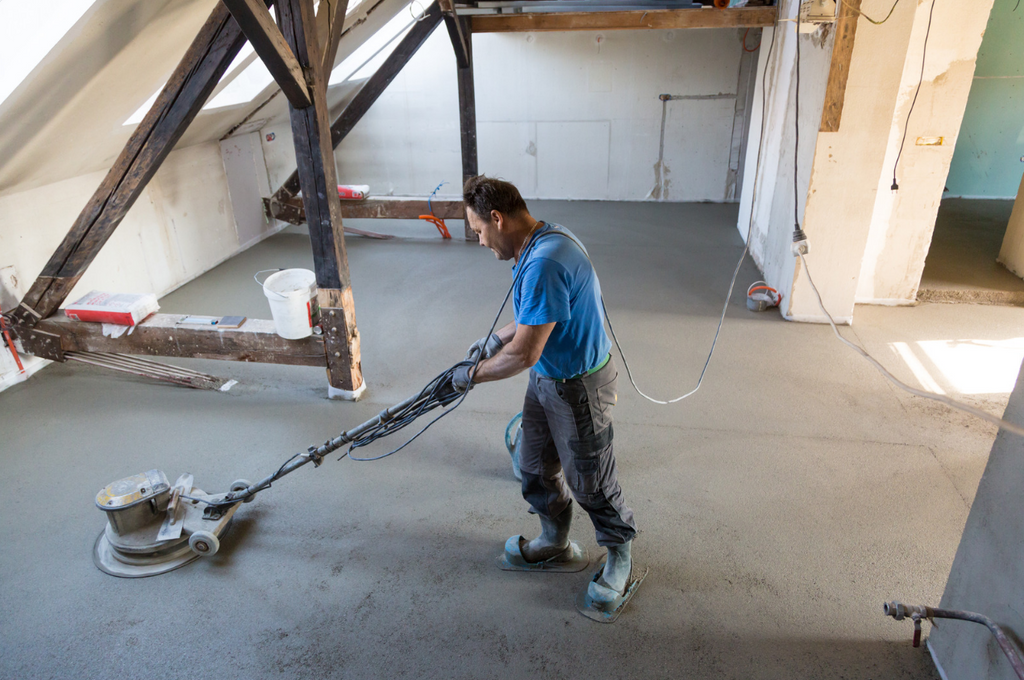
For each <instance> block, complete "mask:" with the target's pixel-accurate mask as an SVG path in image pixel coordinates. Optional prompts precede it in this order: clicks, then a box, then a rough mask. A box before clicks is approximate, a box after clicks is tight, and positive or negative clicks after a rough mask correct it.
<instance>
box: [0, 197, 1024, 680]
mask: <svg viewBox="0 0 1024 680" xmlns="http://www.w3.org/2000/svg"><path fill="white" fill-rule="evenodd" d="M531 207H532V210H533V213H534V215H535V216H537V217H539V218H545V219H549V220H552V221H558V222H561V223H562V224H565V225H566V226H568V227H570V228H571V229H574V230H575V231H576V233H577V234H578V235H580V236H581V237H582V239H583V240H584V241H585V243H586V244H587V246H588V247H589V249H590V252H591V254H592V256H593V259H594V261H595V263H596V265H597V269H598V272H599V274H600V276H601V281H602V284H603V287H604V291H605V295H606V297H607V301H608V306H609V309H610V312H611V314H612V317H613V321H614V323H615V324H616V328H617V330H618V333H619V338H620V340H621V341H622V343H623V346H624V348H625V351H626V353H627V357H628V358H629V359H630V360H631V363H632V367H633V369H634V371H635V375H636V377H637V380H638V381H639V383H640V384H641V388H642V389H644V390H645V391H647V392H648V393H650V394H653V395H656V396H661V397H664V396H668V395H671V396H675V395H678V394H681V393H682V392H684V391H688V390H689V389H691V388H692V386H693V385H694V383H695V381H696V379H697V376H698V374H699V372H700V368H701V365H702V364H703V362H704V358H705V356H706V353H707V350H708V347H709V344H710V341H711V338H712V335H713V334H714V330H715V325H716V323H717V315H718V313H719V311H720V309H721V304H722V300H723V295H724V293H725V290H726V287H727V284H728V280H729V276H730V275H731V273H732V270H733V267H734V265H735V262H736V259H737V257H738V256H739V253H740V251H741V242H740V239H739V237H738V235H737V232H736V229H735V226H734V225H735V215H736V210H735V207H734V206H726V205H711V204H693V205H678V204H677V205H672V204H625V203H585V202H578V203H567V202H539V201H538V202H534V203H533V205H532V206H531ZM356 226H360V227H363V228H368V229H374V228H377V229H379V228H381V224H380V223H372V222H367V223H362V224H357V225H356ZM398 228H400V229H402V230H403V231H404V233H408V234H412V233H415V234H418V235H419V237H418V238H414V239H404V240H395V241H388V242H380V241H370V240H367V239H360V238H350V239H349V240H348V249H349V250H348V252H349V260H350V265H351V271H352V280H353V287H354V293H355V300H356V308H357V315H358V322H359V329H360V332H361V335H362V349H363V369H364V371H365V375H366V378H367V381H368V384H369V392H368V394H367V396H366V398H365V399H364V400H363V401H361V402H358V403H346V402H337V401H329V400H327V399H325V398H324V397H325V394H326V382H325V377H324V374H323V371H322V370H321V369H312V368H294V367H284V366H261V365H242V364H230V363H221V362H214V361H182V362H180V363H181V364H182V365H187V366H189V367H192V368H198V369H200V370H205V371H209V372H213V373H216V374H219V375H226V376H231V377H234V378H237V379H238V380H240V381H241V384H239V385H238V386H236V387H235V388H234V389H232V390H231V391H230V392H228V393H215V392H201V391H194V390H188V389H184V388H177V387H173V386H168V385H163V384H156V383H153V382H150V381H147V380H143V379H134V378H131V377H124V376H122V375H118V374H113V373H106V372H102V371H100V370H97V369H93V368H90V367H86V366H82V365H74V364H65V365H54V366H51V367H49V368H47V369H46V370H44V371H42V372H41V373H39V374H38V375H36V376H35V377H33V378H32V379H31V380H30V381H28V382H27V383H23V384H21V385H17V386H15V387H13V388H11V389H9V390H7V391H6V392H4V393H2V394H0V432H2V433H3V435H2V439H0V447H2V453H3V455H2V457H0V465H2V469H3V474H2V475H0V498H3V499H4V511H3V513H2V515H0V539H2V541H3V545H4V550H3V551H2V552H0V577H2V583H3V588H2V590H0V613H2V614H0V676H3V677H32V678H45V677H53V678H71V677H74V678H110V677H132V678H151V677H200V678H211V677H230V678H241V677H291V678H298V677H317V678H320V677H332V678H333V677H336V678H342V677H344V678H396V677H411V678H485V677H509V678H512V677H515V678H526V677H552V678H553V677H566V678H627V677H629V678H670V677H671V678H680V677H689V678H720V677H735V678H740V677H743V678H878V677H883V676H884V677H895V678H935V677H937V675H936V673H935V670H934V667H933V665H932V662H931V661H930V659H929V658H928V654H927V652H926V651H925V650H924V649H923V648H922V649H913V648H911V646H910V636H911V632H912V630H911V625H910V623H909V622H903V623H896V622H894V621H892V620H891V619H886V618H884V617H883V615H882V606H881V605H882V602H883V600H885V599H888V598H894V597H895V598H900V599H904V600H906V601H909V602H915V603H922V604H931V605H937V604H938V601H939V597H940V595H941V593H942V590H943V586H944V584H945V580H946V577H947V574H948V573H949V568H950V565H951V563H952V560H953V555H954V552H955V550H956V547H957V544H958V542H959V538H960V533H961V531H962V528H963V525H964V521H965V519H966V517H967V511H968V508H969V504H970V503H971V500H972V498H973V494H974V491H975V489H976V487H977V482H978V479H979V477H980V475H981V471H982V469H983V466H984V464H985V462H986V459H987V456H988V452H989V448H990V446H991V443H992V440H993V438H994V434H995V432H994V428H992V427H990V426H988V425H987V424H983V423H979V422H976V421H974V420H971V419H969V418H968V417H966V416H961V415H960V414H958V413H950V412H949V411H947V410H946V409H945V408H943V407H940V406H939V405H937V404H933V403H931V402H927V401H923V400H920V399H916V398H913V397H910V396H909V395H906V394H905V393H903V392H900V391H898V390H896V389H894V388H893V387H891V386H890V385H889V384H888V383H886V382H885V381H884V380H883V379H882V378H881V377H880V376H879V375H878V374H877V373H876V372H875V370H874V369H873V368H871V367H870V366H869V365H868V364H867V363H866V362H864V361H863V360H862V359H861V358H859V357H857V356H856V355H854V354H853V353H852V352H850V351H849V350H848V349H846V348H844V347H843V346H841V345H840V344H839V343H838V342H837V341H836V340H835V339H834V338H833V337H832V335H831V331H830V330H829V329H828V328H827V327H822V326H813V325H804V324H793V323H787V322H785V321H783V320H782V319H781V318H780V316H779V314H778V313H777V312H775V311H771V312H768V313H764V314H753V313H750V312H748V311H747V310H746V308H745V306H744V304H743V294H744V292H745V290H746V286H747V285H748V284H749V283H750V282H752V281H754V280H756V279H757V278H758V274H757V271H756V269H755V267H754V266H753V265H752V264H751V263H750V262H749V260H748V261H747V263H746V264H745V265H744V268H743V270H742V272H741V275H740V280H739V283H738V285H737V290H736V292H735V294H734V296H733V301H732V304H731V305H730V308H729V317H728V318H727V320H726V322H725V327H724V329H723V331H722V337H721V340H720V342H719V347H718V352H717V354H716V355H715V358H714V361H713V363H712V365H711V368H710V370H709V371H708V375H707V380H706V382H705V384H704V387H703V388H702V389H701V391H700V392H698V393H697V395H695V396H694V397H693V398H691V399H688V400H686V401H684V402H683V403H681V404H676V405H674V406H670V407H665V406H656V405H654V404H650V403H648V402H646V401H644V400H642V399H640V398H639V397H638V396H637V395H636V394H635V393H634V392H633V391H632V389H631V388H630V387H629V385H628V382H627V380H626V378H625V375H624V373H623V372H622V367H621V364H620V367H619V368H620V382H619V405H618V407H617V409H616V423H615V433H616V451H617V456H618V464H619V472H620V478H621V480H622V484H623V488H624V491H625V496H626V499H627V501H628V502H629V504H630V505H631V506H632V507H633V509H634V510H635V512H636V517H637V520H638V522H639V525H640V527H641V529H642V533H641V534H640V535H639V536H638V538H637V539H636V541H635V544H634V555H635V558H636V560H637V562H638V563H641V564H643V565H646V566H649V567H650V570H651V571H650V576H649V577H648V578H647V581H646V582H645V583H644V585H643V587H642V588H641V589H640V591H639V593H638V594H637V596H636V597H635V598H634V599H633V601H632V603H631V604H630V606H629V608H628V609H627V610H626V612H625V613H624V614H623V616H622V617H621V618H620V619H619V621H618V622H617V623H616V624H614V625H611V626H607V625H601V624H597V623H594V622H591V621H589V620H587V619H585V618H583V617H582V616H580V615H579V614H578V613H577V612H576V610H575V609H574V606H573V597H574V596H575V594H576V592H577V591H578V590H580V589H581V588H583V587H584V584H585V583H586V581H587V579H588V578H589V576H590V573H591V571H592V570H590V569H588V570H587V571H586V572H583V573H579V574H529V573H508V572H503V571H499V570H498V569H497V568H496V567H495V557H496V556H497V555H498V553H499V552H500V551H501V549H502V545H503V543H504V541H505V539H506V538H508V537H509V536H511V535H513V534H517V533H520V532H521V533H524V534H526V535H528V536H532V535H534V532H535V531H536V529H537V522H536V519H535V518H534V517H533V516H531V515H528V514H527V512H526V506H525V504H524V502H523V501H522V499H521V497H520V494H519V489H518V484H517V482H516V480H515V479H514V477H513V476H512V472H511V468H510V464H509V456H508V454H507V453H506V451H505V448H504V444H503V433H504V429H505V425H506V423H507V422H508V421H509V419H510V418H511V417H512V416H513V415H514V414H515V413H516V412H518V411H519V410H520V406H521V403H522V395H523V392H524V385H525V378H524V376H519V377H517V378H514V379H511V380H507V381H505V382H503V383H500V384H488V385H483V386H480V387H477V388H476V389H474V390H473V392H472V393H471V394H470V396H469V398H468V399H467V400H466V402H465V404H464V405H463V406H462V408H460V409H459V410H458V411H456V412H455V413H453V414H452V415H451V416H449V417H448V418H446V419H445V420H443V421H441V422H440V423H438V424H437V425H435V426H434V427H433V428H432V429H431V430H430V431H429V432H428V433H427V434H425V435H424V436H423V437H421V438H420V439H419V440H418V441H417V442H416V443H415V444H413V445H412V446H410V447H408V448H407V449H405V450H404V451H402V452H401V453H399V454H398V455H395V456H392V457H391V458H388V459H386V460H383V461H380V462H375V463H356V462H352V461H349V460H345V461H342V462H336V461H335V459H334V458H335V457H332V458H331V459H330V460H329V461H328V462H326V463H325V464H324V465H323V467H321V468H319V469H314V468H313V467H312V466H308V467H306V468H303V469H302V470H300V471H298V472H296V473H294V474H293V475H291V476H289V477H287V478H285V479H283V480H281V481H279V482H278V483H277V484H275V485H274V487H273V489H270V490H268V491H265V492H263V493H261V494H260V495H259V497H258V498H257V499H256V501H255V502H254V503H251V504H248V505H244V506H242V508H241V509H240V510H239V511H238V514H237V515H236V519H235V520H234V525H233V527H232V529H231V531H230V532H229V533H228V535H227V536H226V537H225V538H224V539H223V540H222V548H221V551H220V552H219V553H218V554H217V555H216V556H214V557H212V558H209V559H204V560H201V561H199V562H196V563H193V564H191V565H189V566H187V567H185V568H183V569H180V570H178V571H174V572H172V573H169V574H165V575H163V576H158V577H154V578H148V579H139V580H122V579H117V578H113V577H110V576H107V575H105V574H102V573H100V572H99V571H98V570H97V569H96V568H95V567H94V566H93V563H92V557H91V550H92V545H93V541H94V540H95V538H96V535H97V534H98V533H99V531H100V530H101V529H102V527H103V525H104V518H103V516H102V515H101V513H100V512H99V511H98V510H97V509H96V508H95V507H94V505H93V498H94V496H95V494H96V492H97V491H98V490H99V489H100V488H101V487H103V486H104V485H106V484H107V483H109V482H111V481H113V480H115V479H118V478H121V477H124V476H128V475H131V474H135V473H138V472H142V471H145V470H148V469H151V468H159V469H162V470H164V471H165V472H166V473H167V475H168V477H169V478H170V479H172V480H173V479H175V478H176V477H177V476H178V475H179V474H181V473H183V472H186V471H187V472H192V473H194V474H195V480H196V485H197V486H198V487H200V488H203V489H205V490H207V491H211V492H213V491H221V490H226V488H227V486H228V484H230V483H231V482H232V481H233V480H234V479H236V478H238V477H247V478H250V479H255V478H258V477H261V476H263V475H265V474H268V473H269V472H271V471H273V470H274V469H276V468H277V467H278V466H279V465H280V463H281V462H282V461H283V460H284V459H285V458H286V457H288V456H289V455H291V454H292V453H294V452H296V451H302V450H305V448H306V447H307V446H309V445H310V444H318V443H320V442H322V441H323V440H325V439H326V438H328V437H330V436H333V435H335V434H337V433H338V432H340V431H342V430H344V429H347V428H349V427H351V426H353V425H355V424H358V423H360V422H362V421H364V420H366V419H368V418H370V417H371V416H373V415H374V414H376V413H377V412H378V411H380V410H381V409H382V408H383V407H385V406H388V405H391V404H392V403H395V402H397V401H399V400H401V399H402V398H404V397H406V396H407V395H409V394H411V393H412V392H414V391H416V390H418V389H419V388H420V387H421V386H422V385H423V384H425V383H426V382H427V380H429V379H430V378H431V377H432V376H434V375H435V374H436V373H438V372H440V371H441V370H443V369H444V368H446V367H447V366H449V365H450V364H452V363H453V362H455V361H457V360H459V359H461V358H462V355H463V353H464V351H465V348H466V346H468V345H469V343H470V342H472V341H473V340H475V339H476V338H477V337H479V336H480V335H482V334H483V333H484V332H485V331H486V330H487V328H488V326H489V324H490V322H491V320H492V318H493V315H494V313H495V311H496V309H497V306H498V305H499V303H500V302H501V299H502V297H503V295H504V294H505V291H506V289H507V286H508V284H509V281H510V272H509V266H508V264H507V263H501V262H497V261H496V260H495V259H494V257H493V255H492V254H491V253H490V251H487V250H484V249H482V248H479V247H475V246H472V245H470V244H467V243H464V242H462V241H460V240H458V239H456V240H453V241H451V242H441V241H440V240H439V239H437V238H436V235H435V234H434V233H433V232H432V229H433V228H432V227H430V226H429V225H426V224H416V225H411V226H410V225H400V226H399V227H398ZM452 231H453V233H455V232H461V224H460V223H456V227H455V228H453V229H452ZM310 259H311V258H310V254H309V244H308V240H307V239H306V238H305V237H304V236H303V235H301V234H298V233H287V232H286V233H282V234H279V235H278V236H275V237H274V238H271V239H269V240H268V241H266V242H264V243H263V244H260V245H258V246H256V247H254V248H252V249H250V250H249V251H247V252H245V253H243V254H241V255H239V256H237V257H235V258H233V259H232V260H231V261H229V262H227V263H225V264H223V265H221V266H220V267H218V268H216V269H215V270H213V271H211V272H209V273H208V274H206V275H204V276H203V277H201V278H200V279H198V280H196V281H194V282H192V283H190V284H188V285H186V286H184V287H183V288H181V289H180V290H178V291H177V292H175V293H174V294H172V295H169V296H167V297H166V298H164V299H163V300H162V306H163V310H164V311H166V312H191V313H195V314H244V315H247V316H249V317H251V318H269V310H268V307H267V303H266V300H265V298H264V297H263V294H262V291H261V290H260V288H259V287H258V286H257V285H256V284H255V283H253V281H252V274H253V273H254V272H256V271H257V270H260V269H266V268H271V267H293V266H305V267H309V266H310ZM809 262H810V263H811V266H813V262H814V257H813V253H812V255H811V256H810V258H809ZM505 317H506V318H507V317H508V312H506V314H505ZM1022 327H1024V310H1021V309H1014V308H1000V307H978V306H964V305H961V306H950V305H922V306H919V307H916V308H907V309H883V308H859V309H858V310H857V325H856V326H855V327H853V328H847V329H844V332H845V333H847V334H850V335H852V336H855V337H856V338H858V339H859V340H860V341H862V342H865V343H867V346H868V348H869V349H870V350H872V351H873V352H876V353H878V354H879V356H881V357H882V360H883V361H885V362H886V363H887V364H888V365H890V366H893V368H894V370H895V371H896V372H897V373H898V374H899V375H900V376H901V377H903V378H905V379H907V380H910V381H912V380H913V376H912V375H911V374H910V372H909V371H908V370H907V369H906V367H905V366H904V365H902V364H901V363H900V362H899V360H898V358H897V355H896V354H895V353H894V352H893V351H892V350H891V349H890V348H889V346H888V343H889V342H892V341H904V342H913V341H915V340H931V339H950V338H976V339H977V338H980V339H989V340H1001V339H1006V338H1010V337H1014V336H1015V335H1019V329H1020V328H1022ZM971 400H972V402H973V403H976V404H981V405H982V406H984V407H986V408H989V409H990V410H992V411H993V412H996V413H1000V414H1001V412H1002V408H1003V406H1004V405H1005V400H1006V395H993V396H975V397H971ZM414 431H415V430H412V429H409V430H406V431H405V432H404V433H402V434H406V433H408V434H411V433H412V432H414ZM403 441H404V438H401V435H399V436H396V437H393V438H390V439H387V440H385V441H383V442H378V444H377V445H376V448H374V449H364V451H367V452H368V453H369V452H377V453H382V452H384V451H385V450H386V449H385V448H384V446H395V445H398V444H400V443H402V442H403ZM572 533H573V537H574V538H575V539H577V540H579V541H580V542H582V543H583V544H584V545H586V546H587V548H588V549H589V550H590V554H591V558H592V560H593V563H594V565H595V566H596V563H597V561H598V560H599V558H600V557H601V556H602V555H603V550H601V549H599V548H598V547H597V546H596V544H595V542H594V538H593V531H592V528H591V526H590V524H589V521H588V520H587V518H586V517H585V515H583V514H582V513H580V512H579V510H578V509H577V517H576V523H575V525H574V529H573V532H572ZM949 625H956V624H949ZM965 625H968V624H965Z"/></svg>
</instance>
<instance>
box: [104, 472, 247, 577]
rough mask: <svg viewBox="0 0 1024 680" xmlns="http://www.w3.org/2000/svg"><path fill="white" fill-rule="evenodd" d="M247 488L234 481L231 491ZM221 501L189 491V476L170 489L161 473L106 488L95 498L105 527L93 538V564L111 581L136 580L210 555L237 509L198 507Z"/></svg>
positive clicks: (194, 490)
mask: <svg viewBox="0 0 1024 680" xmlns="http://www.w3.org/2000/svg"><path fill="white" fill-rule="evenodd" d="M247 486H249V482H247V481H246V480H238V481H236V482H235V483H234V484H232V485H231V490H232V491H235V490H238V489H239V488H242V489H244V488H245V487H247ZM225 495H226V494H216V495H208V494H206V493H205V492H203V491H202V490H201V489H197V488H194V487H193V486H192V475H190V474H184V475H182V476H181V477H179V478H178V481H177V482H175V483H174V486H171V484H170V483H169V482H168V481H167V476H166V475H165V474H164V473H163V471H162V470H150V471H148V472H143V473H140V474H137V475H132V476H131V477H126V478H124V479H119V480H117V481H116V482H112V483H111V484H108V485H107V486H106V487H104V488H103V489H101V490H100V492H99V493H98V494H96V507H98V508H99V509H100V510H102V511H103V514H104V515H106V518H107V526H106V527H105V528H104V529H103V531H102V532H100V535H99V536H98V537H97V538H96V544H95V546H94V547H93V561H94V562H95V563H96V566H97V567H98V568H99V569H100V571H103V572H105V573H107V574H110V575H112V576H120V577H124V578H141V577H143V576H154V575H156V574H163V573H165V572H168V571H171V570H172V569H177V568H178V567H182V566H184V565H186V564H188V563H189V562H191V561H192V560H195V559H197V558H199V557H203V556H207V555H213V554H214V553H216V552H217V550H218V549H219V548H220V536H222V535H223V534H224V532H225V531H226V530H227V528H228V524H229V523H230V521H231V518H232V516H233V515H234V514H235V510H236V509H237V508H238V505H239V504H238V503H235V504H234V505H230V506H227V507H224V506H219V507H212V506H209V505H207V504H206V503H204V502H203V501H204V500H209V501H220V500H223V499H224V497H225ZM246 500H247V501H248V500H252V497H250V498H248V499H246Z"/></svg>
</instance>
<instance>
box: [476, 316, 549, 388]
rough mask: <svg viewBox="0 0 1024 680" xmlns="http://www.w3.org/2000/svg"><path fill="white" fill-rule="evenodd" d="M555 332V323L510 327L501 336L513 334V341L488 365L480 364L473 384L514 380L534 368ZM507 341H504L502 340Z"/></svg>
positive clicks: (485, 363)
mask: <svg viewBox="0 0 1024 680" xmlns="http://www.w3.org/2000/svg"><path fill="white" fill-rule="evenodd" d="M554 328H555V322H554V321H552V322H551V323H546V324H542V325H540V326H526V325H524V324H520V325H519V326H518V327H516V326H515V324H509V325H508V326H505V328H502V329H501V331H499V336H500V335H501V334H502V333H504V332H506V331H509V330H510V329H513V330H514V335H512V338H511V341H508V342H506V344H505V346H504V347H502V348H501V351H500V352H498V353H497V354H495V355H494V356H493V357H491V358H490V359H488V360H487V361H482V362H480V365H479V366H478V367H477V370H476V375H474V376H473V382H474V383H482V382H491V381H494V380H502V379H504V378H511V377H512V376H514V375H516V374H518V373H522V372H523V371H525V370H526V369H528V368H531V367H532V366H533V365H534V364H536V363H537V361H538V360H539V359H540V355H541V354H542V353H543V352H544V345H546V344H547V342H548V337H550V335H551V331H552V330H554ZM502 339H504V338H502Z"/></svg>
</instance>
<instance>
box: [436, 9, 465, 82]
mask: <svg viewBox="0 0 1024 680" xmlns="http://www.w3.org/2000/svg"><path fill="white" fill-rule="evenodd" d="M438 2H439V3H440V5H441V12H443V13H444V23H445V25H446V26H447V27H448V36H449V37H450V38H451V39H452V47H453V48H454V49H455V61H456V62H457V63H458V65H459V68H468V67H469V63H470V61H469V60H470V56H469V46H468V45H467V44H466V38H467V35H466V33H465V32H464V31H463V25H462V21H461V20H460V19H459V15H458V14H456V13H455V4H454V3H453V1H452V0H438Z"/></svg>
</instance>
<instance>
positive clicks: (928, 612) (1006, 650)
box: [882, 602, 1024, 680]
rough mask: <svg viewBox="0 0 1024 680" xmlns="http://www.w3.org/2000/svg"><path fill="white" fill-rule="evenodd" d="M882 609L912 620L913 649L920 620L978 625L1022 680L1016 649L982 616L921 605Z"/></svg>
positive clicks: (891, 605) (918, 641) (918, 639)
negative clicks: (954, 621)
mask: <svg viewBox="0 0 1024 680" xmlns="http://www.w3.org/2000/svg"><path fill="white" fill-rule="evenodd" d="M882 608H883V610H884V611H885V615H886V616H891V617H893V618H894V619H896V620H897V621H902V620H903V619H905V618H907V617H910V618H911V619H913V621H914V646H915V647H918V646H920V644H921V619H959V620H961V621H972V622H974V623H980V624H981V625H983V626H985V627H986V628H988V629H989V631H990V632H991V633H992V635H993V636H994V637H995V639H996V642H998V643H999V648H1000V649H1001V650H1003V654H1005V655H1006V659H1007V660H1008V661H1009V662H1010V666H1012V667H1013V671H1014V673H1016V674H1017V677H1018V678H1020V680H1024V662H1022V661H1021V658H1020V654H1019V653H1018V652H1017V648H1016V647H1014V646H1013V643H1012V642H1010V639H1009V638H1008V637H1006V633H1005V632H1003V629H1002V628H1000V627H999V624H997V623H996V622H995V621H993V620H992V619H990V618H988V617H987V616H985V615H984V614H978V613H976V612H967V611H963V610H960V609H936V608H934V607H926V606H923V605H913V604H903V603H902V602H886V603H884V604H883V605H882Z"/></svg>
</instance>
